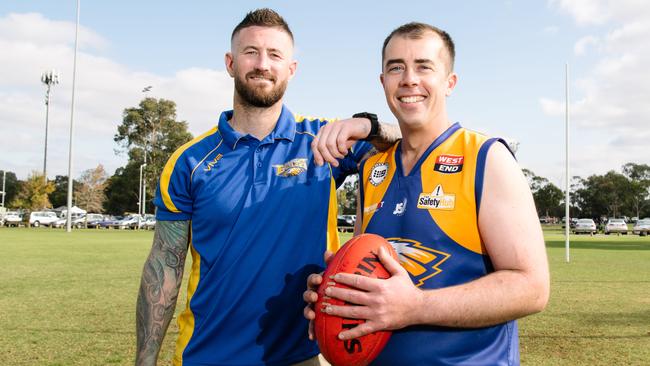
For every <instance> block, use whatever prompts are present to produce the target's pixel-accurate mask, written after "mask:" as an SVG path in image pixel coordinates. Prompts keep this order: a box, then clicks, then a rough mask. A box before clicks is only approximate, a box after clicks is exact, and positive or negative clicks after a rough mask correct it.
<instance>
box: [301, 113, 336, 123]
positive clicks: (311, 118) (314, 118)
mask: <svg viewBox="0 0 650 366" xmlns="http://www.w3.org/2000/svg"><path fill="white" fill-rule="evenodd" d="M293 119H294V120H296V123H300V122H304V121H313V120H317V119H319V120H321V121H326V122H334V121H338V120H339V119H338V118H333V119H329V118H322V117H312V116H303V115H302V114H294V115H293Z"/></svg>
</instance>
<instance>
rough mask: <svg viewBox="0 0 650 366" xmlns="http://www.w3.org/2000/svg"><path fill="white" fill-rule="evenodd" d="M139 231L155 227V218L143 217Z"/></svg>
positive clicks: (153, 216)
mask: <svg viewBox="0 0 650 366" xmlns="http://www.w3.org/2000/svg"><path fill="white" fill-rule="evenodd" d="M140 223H141V226H140V228H141V229H144V230H153V229H154V228H155V227H156V216H155V215H151V214H146V215H144V220H142V221H140Z"/></svg>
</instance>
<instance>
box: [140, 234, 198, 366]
mask: <svg viewBox="0 0 650 366" xmlns="http://www.w3.org/2000/svg"><path fill="white" fill-rule="evenodd" d="M188 237H189V221H158V222H157V223H156V232H155V234H154V238H153V246H152V248H151V252H150V253H149V257H148V258H147V261H146V262H145V263H144V269H143V271H142V279H141V280H140V291H139V293H138V303H137V307H136V332H137V338H138V340H137V350H136V359H135V364H136V365H137V366H145V365H156V361H157V359H158V352H159V351H160V345H161V344H162V341H163V338H164V337H165V332H166V331H167V327H168V326H169V322H170V321H171V319H172V316H173V315H174V309H175V308H176V298H177V297H178V289H179V287H180V286H181V280H182V278H183V267H184V266H185V256H186V254H187V249H188Z"/></svg>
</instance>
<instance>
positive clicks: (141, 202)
mask: <svg viewBox="0 0 650 366" xmlns="http://www.w3.org/2000/svg"><path fill="white" fill-rule="evenodd" d="M151 88H152V86H151V85H149V86H147V87H145V88H144V89H142V92H143V93H144V98H145V100H146V99H147V98H148V97H149V92H150V91H151ZM148 140H149V136H148V134H147V138H146V139H145V140H144V149H143V151H144V154H143V155H144V162H143V163H142V165H140V189H139V194H138V196H140V198H139V199H138V206H140V207H138V208H139V211H140V212H138V213H139V214H140V215H141V217H144V215H145V213H146V210H147V207H146V206H147V174H146V172H143V170H144V169H145V168H146V167H147V142H148ZM143 176H144V179H143Z"/></svg>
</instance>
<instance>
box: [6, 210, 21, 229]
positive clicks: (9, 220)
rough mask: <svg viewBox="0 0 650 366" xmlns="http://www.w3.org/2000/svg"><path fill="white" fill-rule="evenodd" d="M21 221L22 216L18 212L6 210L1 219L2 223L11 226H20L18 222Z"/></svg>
mask: <svg viewBox="0 0 650 366" xmlns="http://www.w3.org/2000/svg"><path fill="white" fill-rule="evenodd" d="M21 222H23V216H22V215H21V214H19V213H18V212H13V211H10V212H7V214H6V215H5V217H4V219H3V223H4V225H6V226H9V227H12V226H16V227H18V226H20V223H21Z"/></svg>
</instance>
